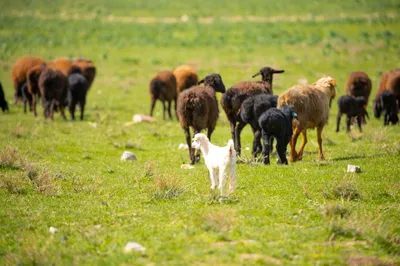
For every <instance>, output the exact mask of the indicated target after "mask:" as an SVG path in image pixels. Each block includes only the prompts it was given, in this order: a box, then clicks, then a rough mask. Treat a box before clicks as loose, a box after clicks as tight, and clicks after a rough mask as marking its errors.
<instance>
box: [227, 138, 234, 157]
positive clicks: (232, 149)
mask: <svg viewBox="0 0 400 266" xmlns="http://www.w3.org/2000/svg"><path fill="white" fill-rule="evenodd" d="M228 148H229V155H231V156H232V154H233V153H236V151H235V144H234V143H233V140H232V139H230V140H229V141H228Z"/></svg>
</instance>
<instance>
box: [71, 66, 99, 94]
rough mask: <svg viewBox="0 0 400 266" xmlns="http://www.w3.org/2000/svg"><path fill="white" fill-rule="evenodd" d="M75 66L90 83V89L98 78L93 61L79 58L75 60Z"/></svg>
mask: <svg viewBox="0 0 400 266" xmlns="http://www.w3.org/2000/svg"><path fill="white" fill-rule="evenodd" d="M73 65H74V66H76V67H78V68H79V69H80V70H81V73H82V75H84V76H85V78H86V79H87V81H88V84H89V87H88V89H89V88H90V87H91V86H92V83H93V81H94V78H95V77H96V67H95V66H94V64H93V62H92V60H89V59H85V58H77V59H75V60H74V62H73Z"/></svg>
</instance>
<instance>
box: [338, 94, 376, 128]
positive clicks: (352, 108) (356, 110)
mask: <svg viewBox="0 0 400 266" xmlns="http://www.w3.org/2000/svg"><path fill="white" fill-rule="evenodd" d="M366 105H367V101H366V100H365V98H364V96H359V97H354V96H350V95H343V96H342V97H340V98H339V99H338V109H339V111H338V114H337V117H336V132H339V125H340V119H341V117H342V114H346V115H347V120H346V122H347V123H346V125H347V127H346V130H347V132H350V124H351V119H352V118H353V117H355V118H356V119H357V124H358V128H359V129H360V132H362V128H361V123H362V121H363V118H364V116H367V117H368V113H367V110H366V109H365V108H366ZM368 118H369V117H368Z"/></svg>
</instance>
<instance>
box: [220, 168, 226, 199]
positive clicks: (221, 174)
mask: <svg viewBox="0 0 400 266" xmlns="http://www.w3.org/2000/svg"><path fill="white" fill-rule="evenodd" d="M225 177H226V176H225V167H220V168H219V185H218V189H219V194H220V195H221V196H222V195H223V194H224V193H223V190H224V187H225V181H226V178H225Z"/></svg>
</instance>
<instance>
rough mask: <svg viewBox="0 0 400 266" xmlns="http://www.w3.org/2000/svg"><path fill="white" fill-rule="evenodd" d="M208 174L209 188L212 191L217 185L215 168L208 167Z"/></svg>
mask: <svg viewBox="0 0 400 266" xmlns="http://www.w3.org/2000/svg"><path fill="white" fill-rule="evenodd" d="M209 174H210V181H211V190H212V191H214V189H215V188H216V187H217V175H216V173H215V169H213V168H211V169H209Z"/></svg>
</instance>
